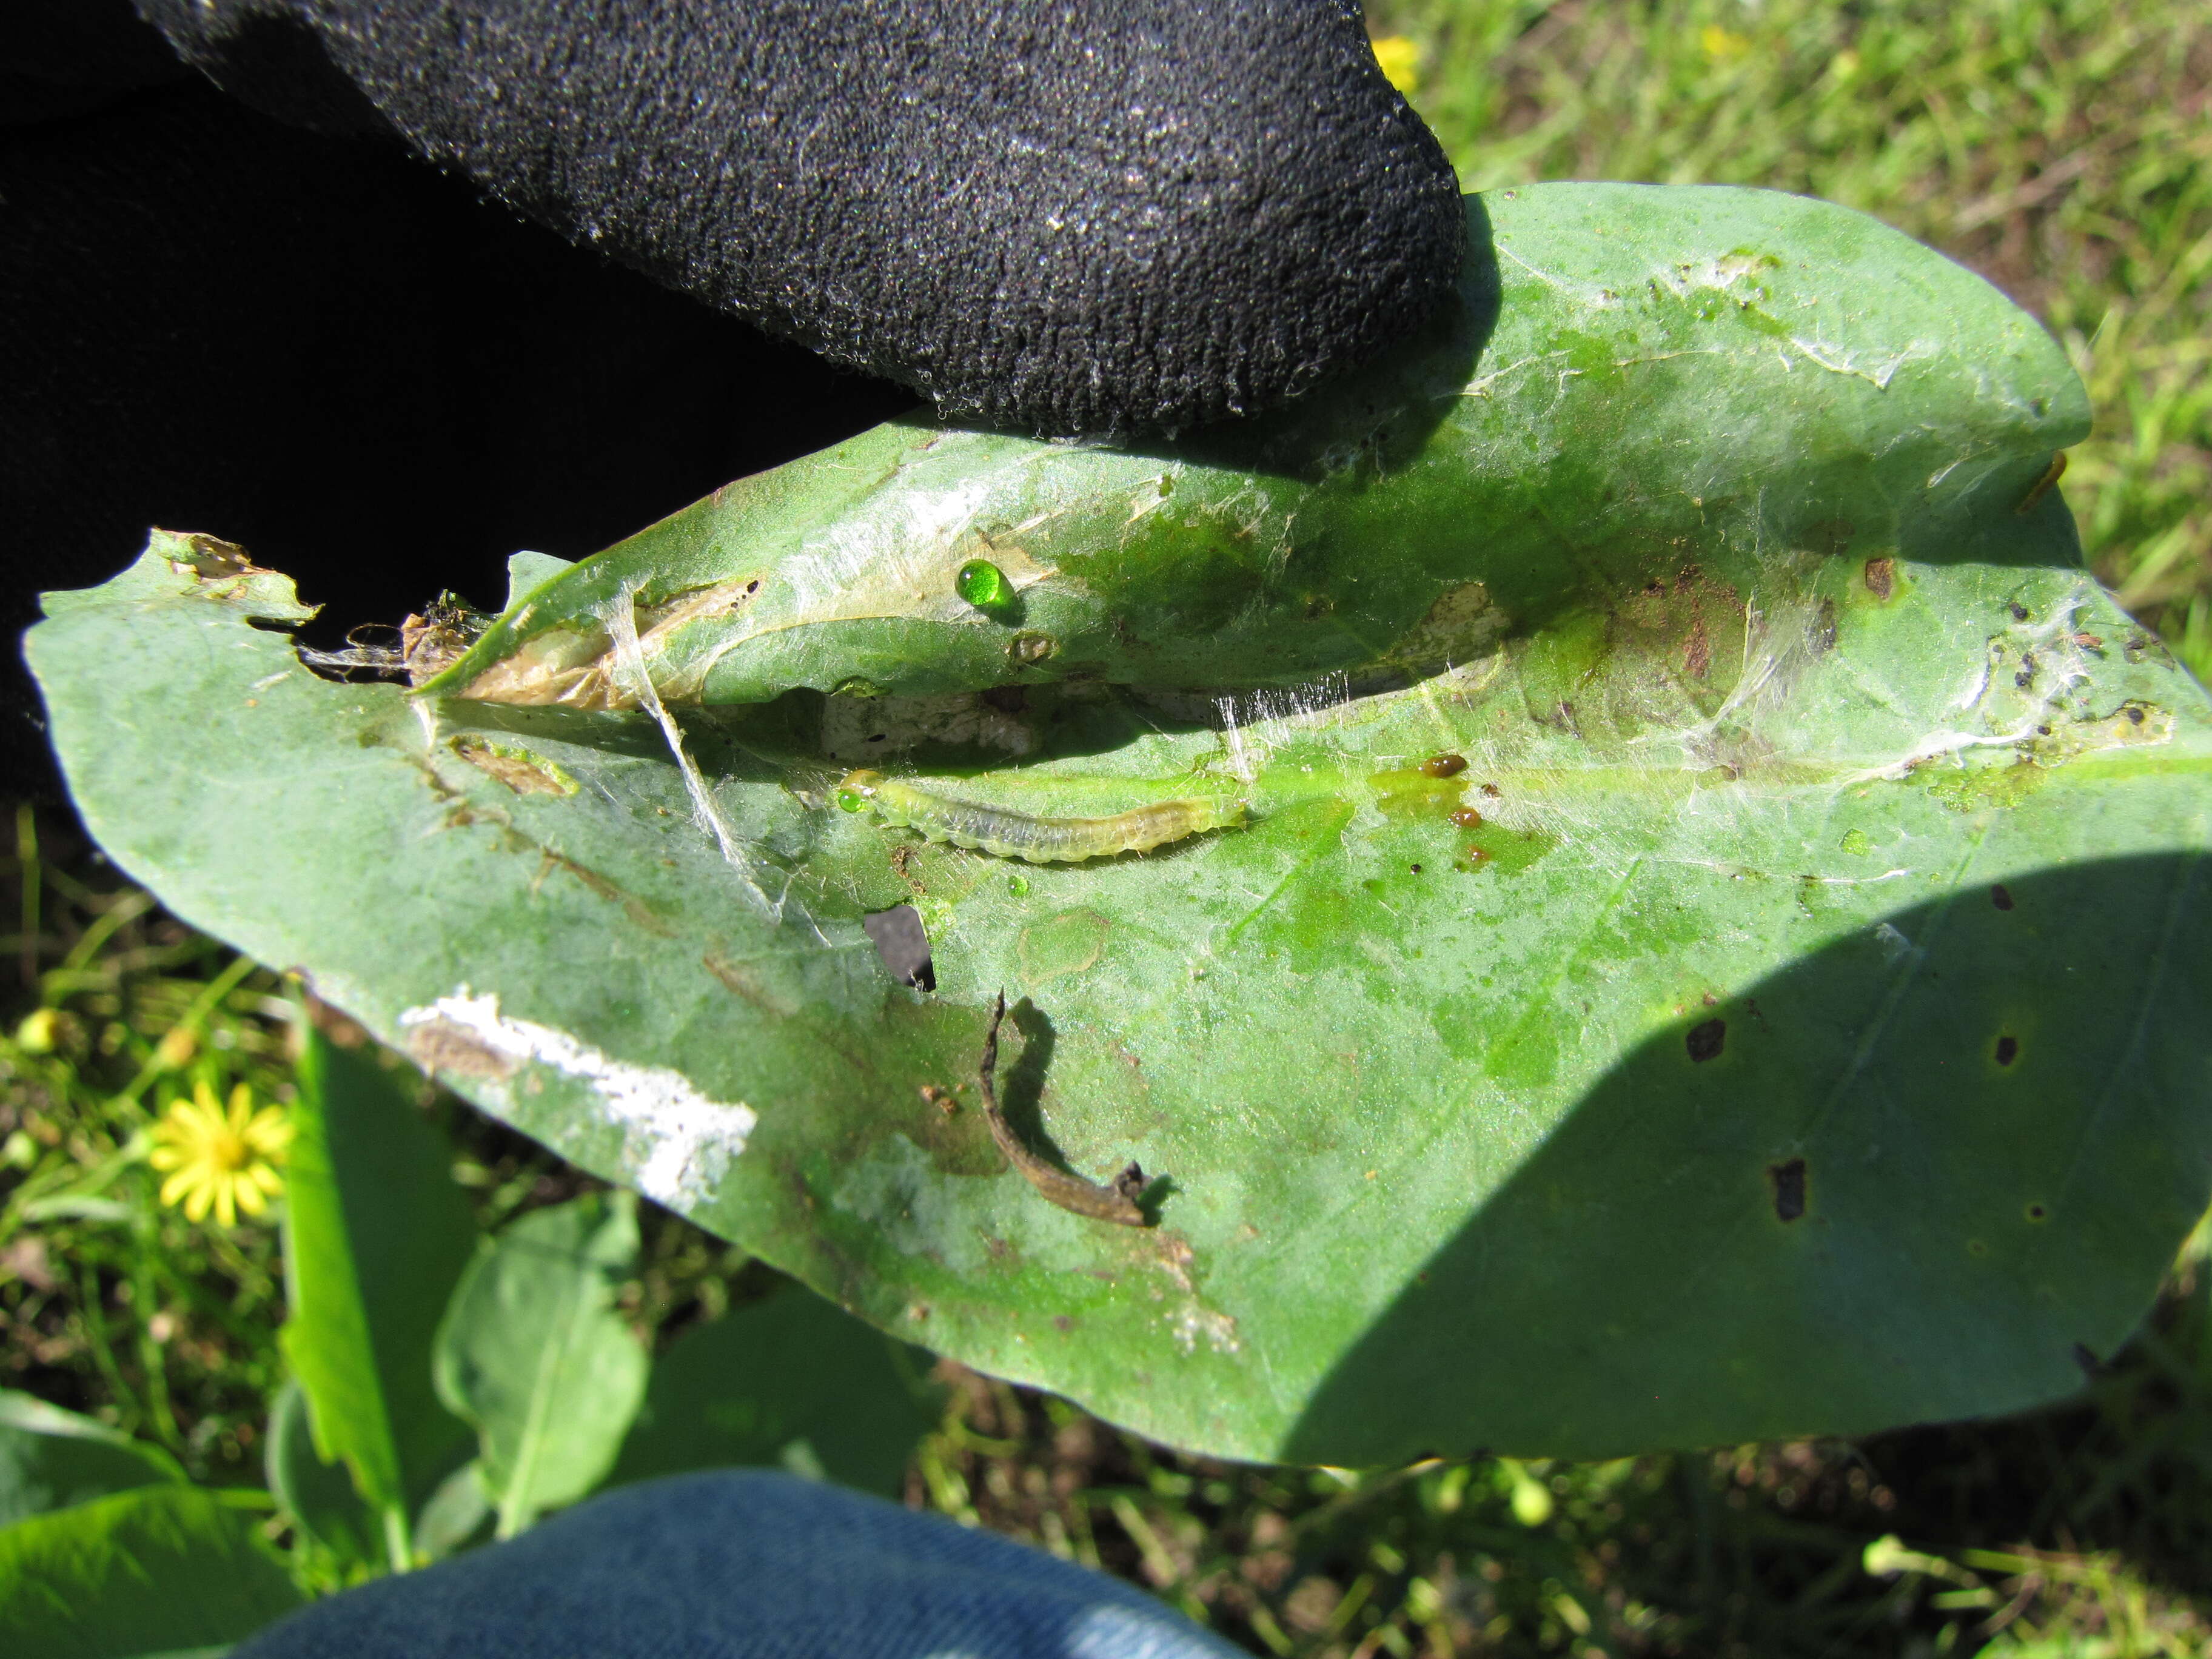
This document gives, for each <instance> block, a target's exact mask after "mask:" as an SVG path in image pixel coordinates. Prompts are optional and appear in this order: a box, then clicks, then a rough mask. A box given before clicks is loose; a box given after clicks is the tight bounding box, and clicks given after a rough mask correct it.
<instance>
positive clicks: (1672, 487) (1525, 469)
mask: <svg viewBox="0 0 2212 1659" xmlns="http://www.w3.org/2000/svg"><path fill="white" fill-rule="evenodd" d="M1493 221H1494V223H1493ZM1468 229H1469V246H1468V261H1467V267H1466V271H1465V275H1464V276H1463V278H1462V292H1461V296H1460V303H1459V304H1458V305H1457V306H1455V307H1448V308H1447V309H1446V310H1445V311H1444V312H1443V314H1442V315H1441V316H1439V317H1438V318H1437V320H1436V321H1435V322H1434V323H1433V324H1432V325H1431V326H1430V327H1429V328H1428V329H1427V330H1426V331H1425V333H1424V335H1423V336H1422V337H1420V338H1418V339H1416V340H1413V341H1411V342H1409V343H1407V345H1406V346H1405V347H1404V348H1403V349H1401V350H1399V351H1397V352H1395V354H1393V355H1392V356H1389V358H1388V359H1386V360H1385V361H1384V362H1381V363H1379V364H1378V365H1377V366H1376V367H1375V368H1372V369H1370V370H1369V371H1367V372H1365V373H1364V374H1360V375H1358V376H1357V377H1355V378H1354V379H1352V380H1350V381H1348V382H1346V383H1344V384H1342V385H1340V386H1338V387H1336V388H1335V389H1334V391H1333V392H1332V393H1331V394H1330V395H1329V396H1328V397H1326V398H1313V399H1308V400H1307V401H1306V402H1305V403H1304V404H1302V405H1300V406H1298V407H1297V408H1296V409H1294V410H1291V411H1289V412H1286V413H1285V414H1282V415H1279V416H1273V417H1272V418H1270V419H1268V420H1266V421H1261V422H1252V423H1249V424H1246V425H1242V426H1237V427H1232V428H1226V429H1225V430H1223V431H1221V432H1219V433H1216V434H1210V435H1206V436H1205V437H1204V438H1202V439H1200V440H1197V441H1191V442H1188V443H1185V444H1183V445H1181V446H1177V447H1150V448H1146V447H1139V448H1134V449H1118V448H1107V447H1099V446H1096V445H1070V444H1063V443H1039V442H1036V441H1032V440H1029V439H1024V438H1018V437H1014V436H1012V435H1006V434H1000V433H988V432H956V431H947V430H945V428H941V427H939V426H937V425H935V424H934V423H933V422H927V421H925V420H921V419H915V420H912V421H903V422H900V421H895V422H890V424H888V425H886V426H883V427H879V428H876V429H875V430H874V431H872V432H869V433H865V434H863V435H860V436H859V437H857V438H854V439H853V440H852V441H849V442H848V443H844V444H841V445H838V446H836V447H834V448H830V449H827V450H824V451H823V452H822V453H820V454H818V455H816V456H812V457H809V458H807V459H803V460H800V461H797V462H793V464H792V465H788V466H784V467H780V468H778V469H776V470H775V471H773V472H769V473H765V474H763V475H762V476H761V477H757V478H750V479H745V480H743V481H741V482H739V483H735V484H732V485H731V486H730V487H729V488H727V489H724V490H721V491H719V492H717V493H716V494H715V495H712V496H710V497H708V499H707V500H705V501H701V502H700V503H698V504H697V505H696V506H695V507H690V508H689V509H687V510H686V511H684V512H682V513H677V514H675V515H674V516H673V517H671V518H670V519H668V520H665V521H664V522H663V523H661V524H659V525H656V526H653V528H651V529H649V530H647V531H646V532H642V533H641V534H640V535H638V536H635V537H633V538H631V539H630V540H629V541H627V542H625V543H623V544H622V545H621V546H620V547H617V548H614V549H611V550H609V551H608V552H607V553H605V554H604V555H602V556H599V557H598V558H595V559H592V560H590V561H588V562H586V563H585V564H583V565H581V566H579V567H577V568H574V569H570V570H567V571H564V572H561V573H559V574H553V575H551V576H550V578H547V579H543V580H540V581H538V583H537V584H535V585H534V586H531V587H529V588H528V590H527V591H526V592H523V593H520V594H518V595H516V596H514V598H513V602H512V603H511V604H510V605H509V608H508V610H507V614H506V615H505V616H503V617H501V619H500V620H499V621H498V622H497V623H495V625H494V626H493V627H492V628H490V629H489V631H487V632H486V633H485V634H484V635H483V637H482V638H481V639H480V640H479V641H477V643H476V644H475V646H474V647H473V648H472V649H471V650H469V651H468V652H467V653H466V654H465V656H463V657H462V658H461V659H459V660H458V661H456V662H454V663H453V664H452V665H450V666H449V667H447V669H446V670H445V671H443V672H442V673H441V674H440V675H439V676H438V677H437V678H435V679H434V680H432V681H431V684H432V687H433V689H435V690H446V691H459V692H465V695H467V696H471V697H476V698H490V699H497V700H501V701H508V702H520V703H526V704H543V703H550V702H559V703H562V704H565V705H567V706H569V707H572V708H612V707H625V708H626V707H635V706H636V701H637V693H638V690H639V688H638V687H637V685H636V684H635V677H634V676H631V675H626V674H625V673H624V672H623V668H622V665H621V664H620V662H619V661H618V660H617V655H618V653H617V644H616V641H617V640H618V639H620V638H621V636H622V635H623V631H624V628H625V627H629V628H634V629H635V631H636V633H637V635H638V636H639V637H638V641H637V643H638V649H639V653H640V662H641V666H643V667H644V668H645V669H646V670H647V671H649V673H650V675H651V678H652V680H653V684H654V686H655V689H656V690H657V691H658V693H659V696H660V697H661V698H662V699H663V700H664V701H665V702H710V703H726V702H765V701H767V700H768V699H769V698H771V697H773V696H775V695H777V694H778V693H779V692H781V691H784V690H788V689H789V688H791V687H793V686H811V687H813V688H815V689H816V690H821V691H829V690H836V689H837V688H839V687H841V686H843V687H848V688H859V687H863V686H865V687H866V688H870V689H872V690H877V691H882V692H891V693H902V694H926V693H941V692H957V691H975V690H981V689H984V688H986V687H990V686H997V685H1003V684H1009V683H1012V684H1024V685H1035V684H1055V683H1060V682H1065V681H1070V680H1075V681H1091V680H1099V679H1103V680H1107V681H1109V682H1112V683H1115V684H1128V685H1142V686H1147V687H1151V688H1154V689H1161V688H1197V689H1200V690H1218V689H1219V688H1222V687H1225V686H1255V685H1274V686H1285V685H1294V684H1299V683H1302V682H1304V681H1308V680H1310V679H1312V678H1315V677H1316V676H1317V675H1322V674H1326V673H1329V672H1333V671H1350V672H1354V673H1358V674H1362V675H1367V674H1371V673H1374V672H1376V671H1388V670H1391V669H1399V670H1403V669H1407V668H1417V667H1422V666H1430V665H1434V666H1441V665H1443V663H1445V662H1446V661H1448V660H1456V661H1465V660H1467V659H1469V658H1470V657H1472V656H1474V655H1475V654H1477V653H1480V652H1482V651H1483V650H1485V649H1486V648H1487V647H1491V646H1492V645H1493V644H1494V642H1495V641H1496V640H1497V639H1498V636H1499V635H1500V634H1501V633H1502V632H1504V631H1505V630H1507V629H1524V630H1525V629H1529V628H1531V627H1534V626H1537V625H1540V624H1543V623H1547V622H1549V621H1551V620H1553V619H1554V618H1556V617H1559V616H1560V615H1561V613H1563V612H1565V611H1575V610H1578V609H1583V608H1586V607H1587V606H1588V605H1589V603H1590V601H1591V599H1592V598H1593V592H1592V590H1593V587H1595V588H1596V589H1597V590H1598V592H1599V593H1601V594H1602V593H1604V592H1608V591H1612V592H1621V591H1626V592H1632V591H1634V589H1635V588H1636V587H1637V586H1641V585H1642V584H1643V583H1644V582H1645V581H1647V580H1650V579H1652V578H1654V577H1655V576H1656V577H1662V578H1664V577H1671V576H1673V575H1674V574H1676V573H1678V572H1679V571H1680V569H1681V568H1682V567H1683V565H1684V564H1685V563H1686V562H1692V561H1694V562H1698V563H1699V564H1700V565H1701V566H1702V567H1703V568H1704V569H1705V574H1706V575H1707V576H1708V578H1709V579H1712V580H1720V581H1723V582H1735V583H1738V584H1742V583H1744V582H1746V581H1747V580H1753V579H1755V578H1756V577H1757V575H1758V574H1759V572H1761V571H1762V570H1763V569H1764V568H1765V566H1766V565H1767V564H1768V563H1770V562H1771V560H1772V558H1773V556H1774V555H1775V554H1776V552H1777V551H1778V550H1791V551H1804V550H1829V549H1832V548H1838V547H1841V546H1844V545H1848V544H1858V545H1864V546H1869V547H1877V546H1878V547H1882V548H1885V549H1888V550H1895V549H1896V546H1897V544H1899V543H1900V542H1902V543H1903V544H1905V550H1906V551H1907V552H1908V553H1911V552H1917V551H1919V550H1920V548H1921V546H1922V545H1923V544H1931V543H1932V544H1934V545H1936V546H1937V547H1941V546H1942V545H1943V544H1945V543H1946V542H1947V541H1948V539H1949V538H1950V537H1951V535H1952V534H1953V532H1952V529H1951V526H1950V523H1949V521H1948V513H1934V514H1931V513H1930V512H1929V508H1930V507H1931V506H1936V507H1956V506H1957V505H1958V504H1960V503H1962V502H1966V501H1972V500H1974V499H1976V498H1978V497H1983V496H1986V497H1987V498H1989V499H1991V500H1997V499H2001V500H2002V501H2003V503H2004V504H2005V505H2006V506H2007V507H2010V506H2011V505H2012V504H2013V503H2014V502H2015V501H2017V500H2018V499H2019V498H2020V496H2021V494H2022V492H2023V491H2025V490H2026V489H2027V488H2028V486H2029V484H2030V483H2031V482H2032V481H2033V479H2034V478H2035V477H2036V476H2037V475H2038V474H2039V473H2040V472H2041V471H2043V470H2044V468H2045V465H2048V463H2049V462H2050V460H2051V452H2052V451H2053V450H2055V449H2057V448H2059V447H2063V445H2066V444H2069V443H2072V442H2075V441H2077V440H2078V439H2080V438H2081V437H2082V436H2084V435H2086V434H2087V429H2088V416H2087V402H2086V398H2085V397H2084V394H2083V392H2082V391H2081V385H2080V383H2079V382H2078V381H2077V380H2075V377H2074V375H2073V374H2072V373H2071V371H2069V369H2068V368H2067V367H2066V364H2065V361H2064V359H2063V356H2061V355H2060V353H2059V351H2058V349H2057V346H2056V345H2055V344H2054V343H2052V341H2051V338H2050V337H2049V336H2048V335H2046V334H2045V333H2044V331H2042V330H2041V329H2040V328H2039V327H2038V326H2037V325H2036V324H2035V322H2034V320H2033V319H2032V318H2029V317H2028V316H2027V315H2026V314H2025V313H2022V312H2021V311H2019V310H2017V309H2016V308H2015V307H2013V306H2011V305H2010V304H2008V302H2007V301H2005V299H2004V297H2003V296H2002V295H1999V294H1998V293H1997V292H1996V290H1995V289H1991V288H1990V287H1989V286H1988V285H1987V284H1986V283H1983V282H1981V281H1980V280H1979V279H1978V278H1977V277H1975V276H1972V275H1971V274H1970V273H1968V272H1967V271H1966V270H1961V269H1960V267H1959V266H1957V265H1954V264H1951V263H1950V262H1949V261H1948V260H1946V259H1943V258H1939V257H1938V256H1937V255H1936V254H1934V253H1931V252H1929V251H1928V250H1927V249H1925V248H1923V247H1920V246H1917V244H1915V243H1913V242H1912V241H1911V240H1908V239H1907V238H1905V237H1904V236H1902V235H1899V234H1898V233H1897V232H1895V231H1893V230H1891V229H1889V228H1887V227H1886V226H1883V225H1881V224H1880V223H1878V222H1875V221H1874V220H1872V219H1869V218H1867V217H1865V216H1863V215H1861V214H1857V213H1851V212H1848V211H1846V210H1843V209H1840V208H1837V207H1832V206H1830V205H1828V204H1825V203H1820V202H1814V201H1808V200H1805V199H1803V198H1802V197H1791V196H1784V195H1779V194H1777V193H1775V192H1771V191H1747V190H1726V189H1688V190H1657V189H1652V188H1650V187H1648V186H1639V185H1546V186H1539V187H1535V188H1531V189H1525V190H1518V191H1501V192H1499V193H1498V195H1497V196H1495V197H1482V198H1476V197H1470V198H1469V202H1468ZM977 562H981V564H983V565H986V566H988V567H989V568H990V570H991V571H992V572H994V573H995V575H994V576H987V577H986V579H985V580H984V582H983V584H982V589H983V591H982V592H981V594H980V595H978V594H977V592H976V590H975V589H972V588H971V589H969V590H968V596H967V597H963V588H962V586H961V582H960V580H959V578H960V573H961V572H962V570H963V568H964V567H968V566H970V565H972V564H975V563H977ZM541 568H542V567H541ZM617 613H619V614H617ZM1706 625H1707V626H1708V627H1709V628H1715V627H1718V626H1720V623H1719V619H1718V618H1717V617H1714V618H1711V619H1709V620H1708V622H1707V624H1706ZM437 637H439V636H437V635H433V638H434V639H435V638H437ZM1715 643H1716V644H1717V643H1718V641H1715Z"/></svg>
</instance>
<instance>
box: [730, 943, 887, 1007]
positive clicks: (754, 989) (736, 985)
mask: <svg viewBox="0 0 2212 1659" xmlns="http://www.w3.org/2000/svg"><path fill="white" fill-rule="evenodd" d="M926 943H927V941H925V944H926ZM699 965H700V966H701V967H702V968H704V969H706V970H707V971H708V973H710V974H712V975H714V977H715V978H716V979H718V980H720V981H722V983H723V985H724V986H725V987H727V988H728V989H730V990H732V991H734V992H735V993H736V994H738V995H739V996H741V997H743V998H744V1000H746V1001H747V1002H750V1004H752V1006H754V1007H756V1008H757V1009H759V1010H760V1011H761V1012H763V1013H764V1014H773V1015H774V1016H775V1018H778V1019H792V1018H797V1016H798V1015H799V1013H800V1012H801V1011H802V1010H801V1005H800V1004H799V1000H797V999H796V998H794V997H791V996H788V995H786V994H783V993H781V992H780V991H778V990H777V989H775V987H773V986H771V985H769V983H768V982H767V981H764V980H763V978H762V977H761V975H759V974H758V973H757V972H756V971H755V970H754V969H752V968H751V967H750V965H749V964H747V963H742V962H736V961H732V959H731V958H730V957H726V956H725V955H723V954H722V952H720V951H708V952H707V954H706V955H705V956H703V957H700V958H699Z"/></svg>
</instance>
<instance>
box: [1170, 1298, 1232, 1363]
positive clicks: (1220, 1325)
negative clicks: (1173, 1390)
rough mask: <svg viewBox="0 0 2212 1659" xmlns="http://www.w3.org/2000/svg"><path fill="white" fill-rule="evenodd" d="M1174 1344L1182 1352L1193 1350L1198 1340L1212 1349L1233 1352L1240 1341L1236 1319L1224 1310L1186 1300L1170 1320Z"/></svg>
mask: <svg viewBox="0 0 2212 1659" xmlns="http://www.w3.org/2000/svg"><path fill="white" fill-rule="evenodd" d="M1170 1328H1172V1330H1173V1331H1174V1333H1175V1342H1176V1346H1177V1347H1178V1348H1181V1349H1182V1351H1183V1352H1185V1353H1193V1352H1196V1351H1197V1348H1198V1344H1199V1340H1200V1338H1201V1337H1202V1338H1204V1339H1205V1341H1206V1346H1207V1347H1209V1348H1211V1349H1212V1350H1213V1352H1216V1353H1235V1352H1237V1350H1238V1349H1240V1348H1242V1347H1243V1346H1244V1345H1243V1343H1242V1342H1240V1341H1239V1340H1237V1322H1236V1321H1235V1320H1234V1319H1231V1317H1230V1316H1228V1315H1227V1314H1225V1313H1216V1312H1214V1311H1213V1310H1212V1309H1211V1308H1202V1307H1200V1306H1199V1305H1198V1304H1196V1303H1190V1304H1187V1305H1185V1306H1183V1307H1182V1308H1179V1309H1177V1310H1176V1313H1175V1315H1174V1316H1173V1318H1172V1319H1171V1321H1170Z"/></svg>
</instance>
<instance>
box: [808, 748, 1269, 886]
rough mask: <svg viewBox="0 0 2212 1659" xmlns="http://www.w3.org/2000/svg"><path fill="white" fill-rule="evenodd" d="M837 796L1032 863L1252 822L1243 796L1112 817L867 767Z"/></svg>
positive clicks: (1137, 849) (930, 834) (935, 835)
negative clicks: (1006, 807) (1035, 810)
mask: <svg viewBox="0 0 2212 1659" xmlns="http://www.w3.org/2000/svg"><path fill="white" fill-rule="evenodd" d="M836 801H837V804H838V805H840V806H842V807H843V808H844V809H845V810H846V811H848V812H858V811H862V810H863V809H865V808H872V809H873V810H874V811H875V813H876V815H877V817H879V818H880V819H882V821H883V823H884V827H885V828H887V829H911V830H913V831H915V833H916V834H917V835H920V836H922V837H923V838H924V839H925V840H927V841H941V842H951V844H952V845H953V846H955V847H966V848H972V849H973V850H975V852H978V853H988V854H990V855H991V856H992V857H993V858H1000V859H1022V860H1026V861H1028V862H1029V863H1030V864H1079V863H1081V862H1082V861H1083V860H1085V859H1097V858H1111V857H1113V856H1114V855H1115V854H1118V853H1147V852H1150V851H1151V850H1152V848H1155V847H1164V846H1166V845H1167V844H1168V843H1169V842H1176V841H1182V840H1183V839H1185V838H1186V837H1188V836H1195V835H1200V834H1202V833H1203V832H1204V831H1206V830H1208V829H1232V828H1234V827H1236V826H1237V825H1239V824H1242V823H1243V822H1244V821H1245V813H1244V803H1243V801H1241V800H1235V799H1188V800H1164V801H1155V802H1153V803H1152V805H1149V806H1137V807H1132V808H1131V809H1130V810H1129V811H1126V812H1116V813H1115V815H1114V816H1113V817H1106V818H1042V817H1030V816H1029V815H1028V814H1026V813H1022V812H1008V811H1002V810H1001V809H1000V808H998V807H995V806H985V805H981V804H980V803H978V802H975V801H965V800H955V799H951V798H950V797H948V796H945V795H939V794H935V793H932V792H931V791H929V790H927V789H921V788H918V787H915V785H913V784H910V783H902V782H900V781H898V780H897V779H896V778H887V777H885V776H884V775H883V774H882V773H880V772H871V771H866V770H862V771H858V772H852V773H848V775H846V777H845V780H844V781H843V782H842V783H840V784H839V785H838V786H837V792H836Z"/></svg>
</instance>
